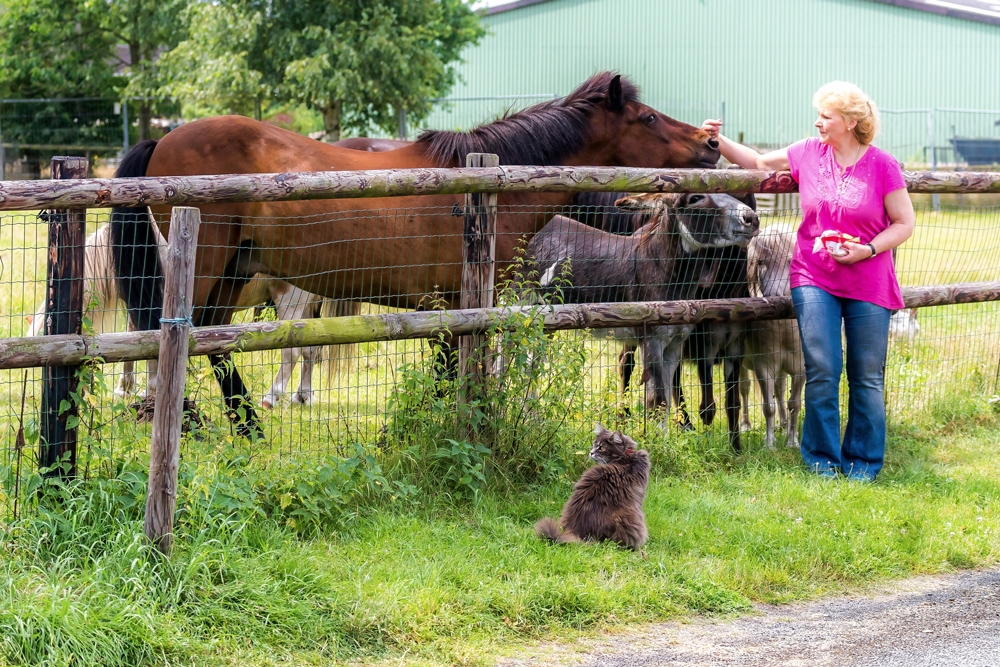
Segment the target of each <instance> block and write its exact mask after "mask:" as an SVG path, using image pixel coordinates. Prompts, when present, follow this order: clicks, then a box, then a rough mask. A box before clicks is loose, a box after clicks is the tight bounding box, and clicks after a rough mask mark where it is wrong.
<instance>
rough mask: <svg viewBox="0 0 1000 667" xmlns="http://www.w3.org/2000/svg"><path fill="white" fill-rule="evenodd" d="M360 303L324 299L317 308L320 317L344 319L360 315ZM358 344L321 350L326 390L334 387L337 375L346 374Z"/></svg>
mask: <svg viewBox="0 0 1000 667" xmlns="http://www.w3.org/2000/svg"><path fill="white" fill-rule="evenodd" d="M360 314H361V302H360V301H345V300H344V299H327V298H324V299H323V301H322V303H321V304H320V308H319V316H320V317H346V316H348V315H360ZM357 350H358V344H357V343H345V344H343V345H327V346H326V348H325V349H324V350H323V361H325V362H326V384H327V388H330V389H332V388H333V387H334V384H333V381H334V379H336V377H337V373H339V372H342V371H343V372H346V371H347V367H348V365H349V364H350V361H351V359H352V358H353V357H355V356H357Z"/></svg>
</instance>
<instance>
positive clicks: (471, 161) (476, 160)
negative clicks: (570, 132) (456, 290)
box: [458, 153, 500, 403]
mask: <svg viewBox="0 0 1000 667" xmlns="http://www.w3.org/2000/svg"><path fill="white" fill-rule="evenodd" d="M465 166H466V167H499V166H500V157H499V156H497V155H493V154H492V153H469V154H468V155H466V156H465ZM496 218H497V195H496V193H477V194H467V195H465V229H464V236H463V239H464V240H463V243H462V249H463V252H462V297H461V304H460V305H461V307H462V308H492V307H493V300H494V293H493V288H494V281H495V279H496V277H495V273H496V243H497V240H496ZM485 341H486V337H485V336H462V337H461V338H460V339H459V347H458V368H459V377H460V378H461V384H460V385H459V386H460V390H459V402H461V403H467V402H468V401H469V400H470V398H471V397H473V396H475V395H476V393H477V392H479V391H480V390H481V388H482V386H483V380H484V375H485V374H486V373H489V372H490V368H489V363H488V361H489V360H488V358H487V357H485V356H483V354H482V353H483V347H484V344H485Z"/></svg>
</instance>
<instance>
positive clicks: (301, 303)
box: [260, 280, 312, 410]
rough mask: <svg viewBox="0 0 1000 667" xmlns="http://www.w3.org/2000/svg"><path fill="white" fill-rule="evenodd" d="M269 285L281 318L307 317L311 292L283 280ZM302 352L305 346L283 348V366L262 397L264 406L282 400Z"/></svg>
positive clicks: (283, 319)
mask: <svg viewBox="0 0 1000 667" xmlns="http://www.w3.org/2000/svg"><path fill="white" fill-rule="evenodd" d="M268 285H269V287H270V295H271V300H272V301H273V302H274V310H275V314H276V315H277V316H278V319H279V320H281V321H285V320H300V319H303V318H304V317H305V311H306V306H308V305H310V301H311V299H312V295H311V294H309V293H308V292H305V291H303V290H301V289H299V288H297V287H295V286H293V285H291V284H289V283H286V282H283V281H277V280H271V281H268ZM302 353H303V348H301V347H293V348H285V349H282V350H281V366H280V367H279V368H278V374H277V375H275V376H274V381H273V382H272V383H271V388H270V389H268V390H267V393H266V394H265V395H264V397H263V398H262V399H260V406H261V407H262V408H264V409H267V410H269V409H271V408H272V407H274V406H275V405H277V404H278V402H279V401H280V400H281V397H282V396H283V395H284V393H285V389H286V387H287V386H288V381H289V380H291V378H292V373H294V372H295V365H296V364H297V363H298V362H299V357H300V356H302ZM310 370H311V369H310ZM300 384H301V383H300ZM292 402H293V403H297V402H298V401H296V400H295V396H292Z"/></svg>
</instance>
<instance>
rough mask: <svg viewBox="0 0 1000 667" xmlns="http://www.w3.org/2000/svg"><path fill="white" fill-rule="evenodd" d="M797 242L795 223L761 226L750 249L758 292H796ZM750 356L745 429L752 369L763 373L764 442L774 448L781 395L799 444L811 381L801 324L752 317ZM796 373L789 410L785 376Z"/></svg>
mask: <svg viewBox="0 0 1000 667" xmlns="http://www.w3.org/2000/svg"><path fill="white" fill-rule="evenodd" d="M794 245H795V229H794V228H792V227H791V226H790V225H785V224H777V225H773V226H771V227H768V228H767V229H764V230H762V231H761V233H760V235H759V236H757V238H755V239H754V240H753V241H752V242H751V243H750V247H749V248H748V249H747V256H748V263H747V276H748V278H749V283H750V293H751V294H752V295H753V296H765V297H766V296H788V295H789V294H791V293H792V288H791V283H790V282H789V281H790V278H789V274H788V269H789V266H791V262H792V249H793V247H794ZM745 347H746V356H745V357H744V358H743V370H742V371H741V374H740V394H741V396H742V400H743V406H744V411H743V420H742V427H743V429H744V430H749V429H750V417H749V415H748V411H749V405H750V403H749V395H750V379H749V375H748V372H747V371H748V370H752V371H753V373H754V375H755V376H757V384H758V386H759V387H760V393H761V397H762V405H761V409H762V410H763V412H764V422H765V425H766V426H765V427H766V431H765V434H764V443H765V444H766V445H767V447H768V448H769V449H774V410H775V402H776V401H777V404H778V405H777V407H778V419H779V421H780V423H781V427H782V428H783V429H785V432H786V433H787V434H788V439H787V441H786V444H787V445H788V446H789V447H798V446H799V436H798V424H799V410H800V409H801V407H802V389H803V387H804V386H805V383H806V367H805V358H804V356H803V354H802V341H801V340H800V339H799V325H798V323H797V322H796V321H795V320H768V321H762V322H752V323H751V324H750V325H749V326H748V327H747V335H746V339H745ZM786 375H789V376H791V378H792V392H791V395H790V396H789V397H788V412H787V413H786V412H785V406H784V403H783V401H784V397H785V376H786Z"/></svg>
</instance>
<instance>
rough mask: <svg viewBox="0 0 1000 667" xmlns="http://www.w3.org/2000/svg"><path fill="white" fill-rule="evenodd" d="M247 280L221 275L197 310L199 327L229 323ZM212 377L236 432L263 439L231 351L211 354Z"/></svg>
mask: <svg viewBox="0 0 1000 667" xmlns="http://www.w3.org/2000/svg"><path fill="white" fill-rule="evenodd" d="M247 282H249V279H248V278H243V277H228V276H227V277H224V278H223V279H221V280H220V281H219V282H218V283H217V284H216V285H215V288H214V289H213V290H212V292H211V296H210V298H209V300H208V303H209V304H210V305H209V306H207V307H205V308H202V309H200V311H199V312H198V313H197V315H196V317H197V320H196V321H197V323H198V324H197V325H198V326H214V325H224V324H229V323H230V322H232V318H233V312H234V308H233V305H232V304H235V303H236V301H237V299H238V298H239V294H240V291H241V290H242V289H243V286H244V285H246V283H247ZM208 361H209V363H210V364H211V365H212V370H213V371H214V373H215V379H216V380H217V381H218V383H219V388H220V389H221V390H222V396H223V399H224V400H225V403H226V414H227V415H228V417H229V419H230V421H232V422H233V423H234V424H235V425H236V433H237V434H238V435H241V436H243V437H246V438H249V439H251V440H257V439H262V438H263V437H264V432H263V431H262V430H261V428H260V423H259V417H258V416H257V411H256V410H254V407H253V399H252V398H251V396H250V391H249V390H248V389H247V387H246V385H245V384H244V383H243V378H242V377H241V376H240V373H239V371H238V370H236V365H235V364H234V363H233V357H232V354H231V353H228V352H227V353H226V354H212V355H209V357H208Z"/></svg>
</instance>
